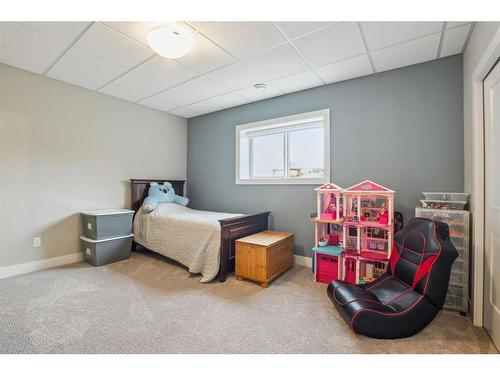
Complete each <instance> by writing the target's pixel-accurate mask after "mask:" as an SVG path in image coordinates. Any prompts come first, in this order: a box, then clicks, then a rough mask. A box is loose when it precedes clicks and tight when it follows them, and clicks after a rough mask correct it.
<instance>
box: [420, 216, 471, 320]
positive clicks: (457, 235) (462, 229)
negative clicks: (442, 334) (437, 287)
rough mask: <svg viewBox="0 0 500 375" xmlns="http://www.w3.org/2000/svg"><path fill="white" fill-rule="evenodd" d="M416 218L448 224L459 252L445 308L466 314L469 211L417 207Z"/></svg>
mask: <svg viewBox="0 0 500 375" xmlns="http://www.w3.org/2000/svg"><path fill="white" fill-rule="evenodd" d="M415 216H417V217H425V218H428V219H432V220H435V221H441V222H443V223H446V224H448V227H449V230H450V240H451V242H452V243H453V245H454V246H455V248H456V249H457V251H458V258H457V259H456V260H455V262H454V263H453V266H452V268H451V274H450V283H449V287H448V294H447V296H446V300H445V304H444V307H445V308H447V309H450V310H455V311H459V312H461V313H463V314H466V313H467V312H468V307H469V303H468V300H469V233H470V217H469V211H464V210H439V209H433V208H422V207H417V208H415Z"/></svg>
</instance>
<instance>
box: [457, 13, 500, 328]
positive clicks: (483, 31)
mask: <svg viewBox="0 0 500 375" xmlns="http://www.w3.org/2000/svg"><path fill="white" fill-rule="evenodd" d="M499 29H500V22H478V23H476V25H475V27H474V30H473V32H472V35H471V37H470V40H469V43H468V44H467V48H466V49H465V51H464V56H463V67H464V68H463V69H464V72H463V74H464V190H465V191H466V192H468V193H470V194H471V195H470V206H471V207H470V209H471V212H472V213H473V215H472V221H473V225H477V226H476V227H474V230H473V231H472V241H471V242H472V259H471V260H472V261H471V264H470V280H471V287H470V291H471V301H472V307H473V309H472V316H473V321H474V324H477V325H481V324H482V323H481V322H482V317H481V316H482V312H481V311H480V310H481V307H480V306H482V300H481V299H482V297H481V296H480V289H481V282H480V281H478V282H477V284H475V283H474V280H475V276H476V275H475V268H477V269H478V271H477V273H478V275H477V276H478V279H479V280H481V279H482V277H483V275H482V274H479V273H480V272H481V269H482V255H481V254H482V251H483V249H482V245H481V241H480V240H476V239H477V238H478V236H477V235H476V232H480V231H482V230H483V229H482V224H481V222H482V220H480V219H479V218H476V217H475V216H474V211H475V199H476V194H475V193H476V192H475V191H474V185H475V184H474V161H473V155H474V152H475V148H474V141H473V140H474V128H473V126H474V122H473V105H474V102H473V100H474V98H473V80H474V79H475V77H473V73H474V70H475V69H476V66H477V65H478V62H479V61H480V60H481V58H482V57H483V55H484V53H485V51H486V49H487V47H488V46H489V44H490V43H491V41H492V39H493V36H494V35H495V34H496V33H497V32H498V30H499ZM478 200H479V198H478ZM474 223H476V224H474ZM476 258H477V259H476ZM476 265H477V267H476ZM481 273H482V272H481ZM476 287H477V288H478V292H477V295H478V296H477V298H476V296H475V294H476V293H475V290H476ZM476 310H477V314H476Z"/></svg>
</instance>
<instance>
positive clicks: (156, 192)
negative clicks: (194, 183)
mask: <svg viewBox="0 0 500 375" xmlns="http://www.w3.org/2000/svg"><path fill="white" fill-rule="evenodd" d="M166 202H173V203H177V204H180V205H182V206H187V205H188V203H189V199H188V198H186V197H181V196H179V195H176V194H175V192H174V188H173V187H172V185H171V184H170V183H168V182H164V183H163V185H159V184H158V183H157V182H151V184H150V185H149V190H148V196H147V197H146V199H144V203H143V204H142V209H143V210H144V211H146V212H151V211H153V210H154V209H155V208H156V206H158V203H166Z"/></svg>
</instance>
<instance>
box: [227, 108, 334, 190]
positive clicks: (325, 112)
mask: <svg viewBox="0 0 500 375" xmlns="http://www.w3.org/2000/svg"><path fill="white" fill-rule="evenodd" d="M314 117H318V118H320V121H323V135H324V176H323V177H322V178H296V177H295V178H293V177H292V178H290V177H288V178H287V177H266V178H259V179H256V178H248V179H241V178H240V134H241V132H242V131H248V130H249V129H256V131H257V130H258V129H259V128H263V127H270V126H273V125H275V126H276V127H281V126H293V124H295V123H300V122H301V121H303V120H305V119H310V118H314ZM286 136H287V135H286ZM285 146H286V142H285ZM287 154H288V150H287V149H286V147H285V155H287ZM250 160H252V157H251V155H250ZM250 163H251V161H250ZM287 171H288V166H287V168H285V176H286V175H287ZM329 181H330V109H322V110H318V111H312V112H306V113H299V114H295V115H290V116H285V117H278V118H273V119H270V120H264V121H257V122H252V123H249V124H243V125H238V126H236V164H235V182H236V184H237V185H318V184H324V183H327V182H329Z"/></svg>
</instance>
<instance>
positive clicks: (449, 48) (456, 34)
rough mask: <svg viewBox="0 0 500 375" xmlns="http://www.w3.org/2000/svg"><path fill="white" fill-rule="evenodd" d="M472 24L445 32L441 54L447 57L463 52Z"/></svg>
mask: <svg viewBox="0 0 500 375" xmlns="http://www.w3.org/2000/svg"><path fill="white" fill-rule="evenodd" d="M470 27H471V26H470V24H468V25H464V26H459V27H455V28H454V29H448V30H446V31H445V33H444V39H443V46H442V47H441V56H440V57H446V56H451V55H456V54H457V53H462V50H463V48H464V44H465V40H466V39H467V35H468V34H469V29H470Z"/></svg>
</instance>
